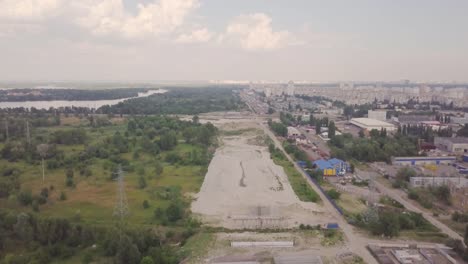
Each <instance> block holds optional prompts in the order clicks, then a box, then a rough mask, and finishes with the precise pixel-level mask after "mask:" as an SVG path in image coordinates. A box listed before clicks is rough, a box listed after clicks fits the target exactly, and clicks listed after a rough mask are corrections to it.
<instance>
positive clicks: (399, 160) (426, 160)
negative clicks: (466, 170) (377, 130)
mask: <svg viewBox="0 0 468 264" xmlns="http://www.w3.org/2000/svg"><path fill="white" fill-rule="evenodd" d="M456 161H457V157H453V156H445V157H393V158H392V164H393V165H403V166H405V165H406V166H415V165H426V164H435V165H440V164H445V165H450V164H455V162H456Z"/></svg>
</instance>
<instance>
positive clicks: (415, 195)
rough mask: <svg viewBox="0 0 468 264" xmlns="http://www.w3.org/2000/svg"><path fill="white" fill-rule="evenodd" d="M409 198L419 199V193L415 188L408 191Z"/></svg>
mask: <svg viewBox="0 0 468 264" xmlns="http://www.w3.org/2000/svg"><path fill="white" fill-rule="evenodd" d="M408 198H410V199H411V200H418V199H419V194H418V193H417V192H416V191H415V190H410V191H409V192H408Z"/></svg>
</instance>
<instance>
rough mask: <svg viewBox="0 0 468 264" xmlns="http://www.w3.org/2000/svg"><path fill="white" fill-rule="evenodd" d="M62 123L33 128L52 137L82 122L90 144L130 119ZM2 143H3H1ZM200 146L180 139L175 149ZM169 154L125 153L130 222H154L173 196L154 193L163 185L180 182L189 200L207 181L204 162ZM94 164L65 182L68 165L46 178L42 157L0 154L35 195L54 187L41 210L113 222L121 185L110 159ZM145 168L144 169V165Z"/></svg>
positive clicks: (72, 150) (10, 204) (13, 205)
mask: <svg viewBox="0 0 468 264" xmlns="http://www.w3.org/2000/svg"><path fill="white" fill-rule="evenodd" d="M64 120H65V121H62V124H61V125H60V126H55V127H50V128H49V127H48V128H38V129H36V130H35V131H34V133H35V136H36V137H38V136H43V137H48V136H49V135H50V134H51V133H52V132H53V131H57V130H62V129H63V130H69V129H72V128H76V127H82V128H83V129H85V130H86V133H87V136H88V140H87V142H86V144H87V145H93V144H97V143H100V142H102V141H103V139H104V138H105V137H107V136H111V135H113V134H114V133H115V132H117V131H119V132H120V133H122V134H123V133H124V131H125V129H126V125H125V124H121V123H122V122H121V120H118V122H117V125H113V126H108V127H101V128H97V129H96V128H91V127H87V126H84V124H85V123H86V119H79V118H74V117H70V118H66V119H64ZM0 147H1V146H0ZM199 148H200V147H198V146H196V145H190V144H185V143H183V141H181V142H180V143H179V144H178V145H177V146H176V148H175V149H174V150H172V151H171V152H174V153H177V154H178V155H181V156H184V155H186V154H187V153H190V152H192V151H193V150H194V149H197V150H199ZM57 149H58V150H60V151H63V152H64V153H65V155H66V157H67V156H71V155H77V154H79V153H80V152H82V151H83V150H84V149H85V145H57ZM166 154H167V153H165V152H162V153H161V154H160V155H159V157H154V156H151V155H149V154H145V153H140V155H139V157H138V158H137V159H134V158H133V157H132V155H133V153H132V152H130V153H125V154H121V155H120V156H121V157H122V158H124V159H126V160H129V162H130V166H131V167H133V168H140V169H135V170H133V171H128V172H125V185H126V186H125V187H126V188H125V190H126V195H127V199H128V205H129V212H130V213H129V216H128V222H129V223H131V224H135V225H150V224H152V223H153V212H154V210H155V208H157V207H162V208H164V207H166V206H167V205H168V204H169V202H170V201H169V200H165V199H161V198H160V197H159V196H158V195H154V193H155V192H158V191H159V188H160V187H175V186H177V187H178V188H180V190H181V194H182V195H184V197H185V199H186V200H187V201H188V200H189V199H190V198H189V197H190V193H196V192H198V190H199V188H200V187H201V184H202V182H203V178H204V174H205V171H206V168H205V167H204V166H192V165H187V166H185V165H171V164H169V163H166V162H164V157H165V155H166ZM155 159H159V160H160V161H159V162H161V163H162V165H163V168H164V169H163V172H162V174H161V175H158V176H156V174H155V172H154V163H155ZM91 164H92V165H90V166H89V169H90V170H91V172H92V173H91V174H92V175H91V176H89V177H86V176H81V175H80V174H79V172H78V171H77V170H76V169H75V170H74V177H73V180H74V183H75V186H74V187H67V186H66V169H65V168H59V169H47V168H46V170H45V181H43V180H42V168H41V163H40V162H35V163H33V164H30V163H26V162H25V161H17V162H8V161H6V160H3V159H0V167H2V168H6V167H9V168H17V169H18V170H19V171H20V182H21V189H22V190H30V191H31V192H32V194H33V195H38V194H39V193H40V191H41V190H42V189H43V188H50V187H51V186H53V188H52V189H53V190H51V191H50V195H49V198H48V202H47V203H46V204H44V205H41V206H40V214H41V215H45V216H55V217H63V218H69V219H71V220H72V221H80V222H85V223H92V224H109V223H111V222H113V221H114V218H113V216H112V215H113V210H114V205H115V201H116V199H117V185H116V182H115V181H113V180H111V178H110V175H111V173H112V172H111V169H110V165H109V164H110V161H109V160H106V159H98V158H93V160H92V162H91ZM141 168H142V169H141ZM140 176H143V177H144V178H145V179H146V182H147V187H146V188H144V189H140V188H139V186H138V185H139V184H138V181H139V178H140ZM61 192H64V193H65V194H66V197H67V199H66V200H63V201H62V200H60V199H59V197H60V194H61ZM144 200H147V201H148V202H149V205H150V207H149V208H147V209H144V208H143V205H142V204H143V201H144ZM0 205H1V206H2V207H4V208H8V209H11V210H15V211H29V212H32V208H31V207H30V206H21V205H20V204H19V203H18V202H17V201H16V199H15V198H14V197H10V198H9V199H7V198H5V199H0Z"/></svg>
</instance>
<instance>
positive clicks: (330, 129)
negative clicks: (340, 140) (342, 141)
mask: <svg viewBox="0 0 468 264" xmlns="http://www.w3.org/2000/svg"><path fill="white" fill-rule="evenodd" d="M335 134H336V126H335V122H333V121H330V123H329V124H328V138H333V137H334V136H335Z"/></svg>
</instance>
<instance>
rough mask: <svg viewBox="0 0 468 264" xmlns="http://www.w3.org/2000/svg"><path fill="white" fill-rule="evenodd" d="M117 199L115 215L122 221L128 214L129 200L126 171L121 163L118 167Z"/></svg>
mask: <svg viewBox="0 0 468 264" xmlns="http://www.w3.org/2000/svg"><path fill="white" fill-rule="evenodd" d="M116 173H117V179H116V180H117V200H116V203H115V207H114V214H113V215H114V217H117V218H118V219H119V221H120V222H123V221H124V219H125V217H126V216H127V215H128V213H129V210H128V201H127V194H126V193H125V182H124V172H123V170H122V166H121V165H120V164H119V166H118V168H117V172H116Z"/></svg>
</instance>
